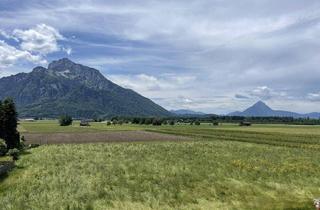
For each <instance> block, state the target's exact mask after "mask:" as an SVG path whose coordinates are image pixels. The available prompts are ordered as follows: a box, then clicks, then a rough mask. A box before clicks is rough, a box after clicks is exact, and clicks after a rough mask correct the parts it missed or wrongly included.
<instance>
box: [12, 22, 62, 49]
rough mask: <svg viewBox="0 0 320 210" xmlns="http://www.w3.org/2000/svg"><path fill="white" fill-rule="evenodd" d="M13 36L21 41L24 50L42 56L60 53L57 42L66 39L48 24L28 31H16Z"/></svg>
mask: <svg viewBox="0 0 320 210" xmlns="http://www.w3.org/2000/svg"><path fill="white" fill-rule="evenodd" d="M13 35H14V36H15V37H16V38H18V39H19V40H21V44H20V47H21V49H22V50H26V51H29V52H32V53H40V54H42V55H46V54H48V53H52V52H56V51H59V50H60V47H59V45H58V43H57V41H58V40H62V39H64V38H63V36H62V35H61V34H60V33H59V32H58V31H57V30H56V29H55V28H53V27H51V26H48V25H46V24H39V25H37V26H35V27H34V28H31V29H27V30H21V29H15V30H14V31H13Z"/></svg>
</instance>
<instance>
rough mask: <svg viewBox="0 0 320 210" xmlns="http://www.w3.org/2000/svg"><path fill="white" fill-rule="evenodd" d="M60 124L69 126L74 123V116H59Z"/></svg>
mask: <svg viewBox="0 0 320 210" xmlns="http://www.w3.org/2000/svg"><path fill="white" fill-rule="evenodd" d="M59 124H60V126H68V125H71V124H72V117H70V116H68V115H63V116H61V117H60V118H59Z"/></svg>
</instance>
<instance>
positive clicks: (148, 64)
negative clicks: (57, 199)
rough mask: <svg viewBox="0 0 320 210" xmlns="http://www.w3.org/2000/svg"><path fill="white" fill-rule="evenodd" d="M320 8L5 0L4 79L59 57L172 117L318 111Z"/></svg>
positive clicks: (0, 29)
mask: <svg viewBox="0 0 320 210" xmlns="http://www.w3.org/2000/svg"><path fill="white" fill-rule="evenodd" d="M319 37H320V1H319V0H308V1H301V0H282V1H278V0H241V1H234V0H197V1H186V0H184V1H183V0H175V1H169V0H163V1H160V0H159V1H152V0H130V1H124V0H117V1H95V0H91V1H79V0H68V1H65V0H63V1H62V0H56V1H43V0H42V1H40V0H24V1H21V0H19V1H18V0H1V1H0V76H8V75H11V74H16V73H18V72H29V71H31V70H32V68H33V67H35V66H37V65H42V66H47V64H48V63H49V62H51V61H52V60H55V59H59V58H61V57H68V58H70V59H71V60H73V61H75V62H78V63H81V64H85V65H89V66H91V67H95V68H97V69H99V70H100V71H101V72H102V73H103V74H104V75H105V76H106V77H107V78H108V79H110V80H112V81H114V82H116V83H118V84H119V85H122V86H124V87H128V88H132V89H134V90H135V91H137V92H139V93H141V94H142V95H144V96H146V97H149V98H151V99H152V100H154V101H155V102H156V103H158V104H160V105H162V106H164V107H165V108H167V109H180V108H183V109H192V110H196V111H203V112H208V113H228V112H230V111H234V110H242V109H244V108H246V107H247V106H249V105H251V104H252V103H254V102H256V101H257V100H264V101H265V102H267V104H269V105H271V106H272V107H273V108H275V109H286V110H290V111H296V112H312V111H320V106H319V105H320V85H319V79H320V69H319V66H320V59H319V58H320V42H319V41H318V39H319Z"/></svg>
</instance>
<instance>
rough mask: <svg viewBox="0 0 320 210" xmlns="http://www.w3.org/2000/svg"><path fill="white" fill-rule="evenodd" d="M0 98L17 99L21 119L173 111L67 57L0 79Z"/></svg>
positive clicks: (150, 114)
mask: <svg viewBox="0 0 320 210" xmlns="http://www.w3.org/2000/svg"><path fill="white" fill-rule="evenodd" d="M0 90H1V92H0V99H3V98H5V97H12V98H14V100H15V102H16V104H17V107H18V111H19V116H20V117H58V116H60V115H62V114H69V115H71V116H73V117H79V118H92V117H99V116H106V117H108V116H168V115H171V113H170V112H168V111H167V110H165V109H164V108H162V107H161V106H159V105H157V104H155V103H154V102H152V101H151V100H150V99H148V98H145V97H143V96H141V95H139V94H138V93H136V92H134V91H133V90H130V89H125V88H122V87H120V86H118V85H117V84H115V83H113V82H111V81H110V80H108V79H106V78H105V77H104V76H103V75H102V74H101V73H100V72H99V71H98V70H96V69H93V68H90V67H87V66H84V65H81V64H76V63H74V62H72V61H71V60H69V59H67V58H63V59H60V60H57V61H53V62H52V63H50V64H49V66H48V68H44V67H40V66H39V67H36V68H34V69H33V71H32V72H30V73H19V74H17V75H13V76H9V77H4V78H1V79H0Z"/></svg>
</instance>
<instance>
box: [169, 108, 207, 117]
mask: <svg viewBox="0 0 320 210" xmlns="http://www.w3.org/2000/svg"><path fill="white" fill-rule="evenodd" d="M170 112H171V113H173V114H175V115H184V116H186V115H188V116H197V115H206V114H205V113H203V112H195V111H192V110H188V109H178V110H170Z"/></svg>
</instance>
